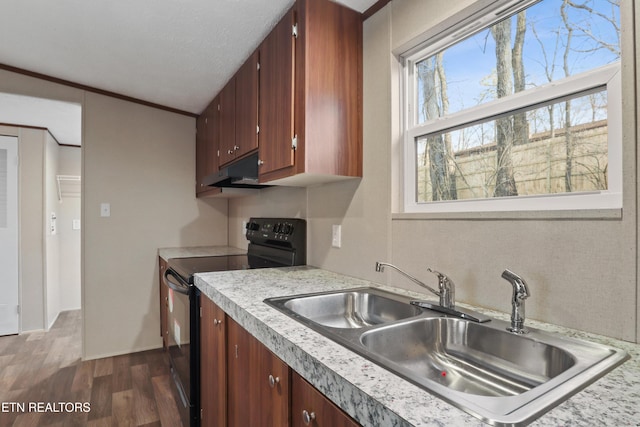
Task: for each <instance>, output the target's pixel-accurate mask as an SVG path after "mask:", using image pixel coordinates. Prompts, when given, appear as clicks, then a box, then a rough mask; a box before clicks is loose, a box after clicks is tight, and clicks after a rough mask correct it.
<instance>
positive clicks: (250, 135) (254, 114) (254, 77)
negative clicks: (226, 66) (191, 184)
mask: <svg viewBox="0 0 640 427" xmlns="http://www.w3.org/2000/svg"><path fill="white" fill-rule="evenodd" d="M235 116H236V147H237V149H236V150H235V156H236V157H240V156H243V155H245V154H247V153H249V152H251V151H253V150H255V149H257V148H258V51H256V52H254V53H253V54H252V55H251V56H250V57H249V59H247V61H246V62H245V63H244V65H242V67H240V69H239V70H238V72H237V73H236V113H235Z"/></svg>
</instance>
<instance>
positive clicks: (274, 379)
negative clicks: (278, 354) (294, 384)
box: [269, 375, 280, 388]
mask: <svg viewBox="0 0 640 427" xmlns="http://www.w3.org/2000/svg"><path fill="white" fill-rule="evenodd" d="M276 384H280V377H274V376H273V375H269V387H271V388H274V387H275V386H276Z"/></svg>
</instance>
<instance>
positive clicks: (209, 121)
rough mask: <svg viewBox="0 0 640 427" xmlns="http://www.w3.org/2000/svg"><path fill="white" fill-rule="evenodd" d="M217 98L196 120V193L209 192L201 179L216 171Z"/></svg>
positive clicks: (208, 188) (209, 188)
mask: <svg viewBox="0 0 640 427" xmlns="http://www.w3.org/2000/svg"><path fill="white" fill-rule="evenodd" d="M218 125H219V124H218V98H216V99H214V100H213V101H212V102H211V104H209V106H208V107H207V108H206V109H205V110H204V111H203V112H202V114H201V115H200V116H198V118H197V119H196V130H197V132H196V193H203V192H206V191H210V190H211V187H208V186H206V185H204V184H203V179H204V178H205V177H206V176H208V175H211V174H212V173H214V172H217V171H218Z"/></svg>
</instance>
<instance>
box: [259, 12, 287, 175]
mask: <svg viewBox="0 0 640 427" xmlns="http://www.w3.org/2000/svg"><path fill="white" fill-rule="evenodd" d="M293 23H294V11H293V10H290V11H289V12H288V13H287V15H285V17H284V18H283V19H282V20H281V21H280V22H279V23H278V25H277V26H276V27H275V28H274V29H273V31H272V32H271V33H270V34H269V35H268V36H267V38H266V39H265V40H264V41H263V43H262V45H261V47H260V96H259V102H260V109H259V117H260V119H259V124H260V135H259V141H260V160H261V161H262V162H263V163H262V166H261V167H260V174H261V175H263V174H267V173H269V172H273V171H277V170H279V169H282V168H286V167H289V166H292V165H293V164H294V154H295V152H294V150H293V148H292V146H291V140H292V138H293V135H294V133H293V132H294V130H293V111H294V110H293V94H294V90H293V89H294V71H293V67H294V63H295V62H294V55H295V53H294V48H295V45H294V38H293V36H292V26H293Z"/></svg>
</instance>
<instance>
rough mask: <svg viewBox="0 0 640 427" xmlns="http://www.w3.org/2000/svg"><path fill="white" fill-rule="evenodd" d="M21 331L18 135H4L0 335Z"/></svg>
mask: <svg viewBox="0 0 640 427" xmlns="http://www.w3.org/2000/svg"><path fill="white" fill-rule="evenodd" d="M17 333H18V138H16V137H14V136H1V135H0V335H9V334H17Z"/></svg>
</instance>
